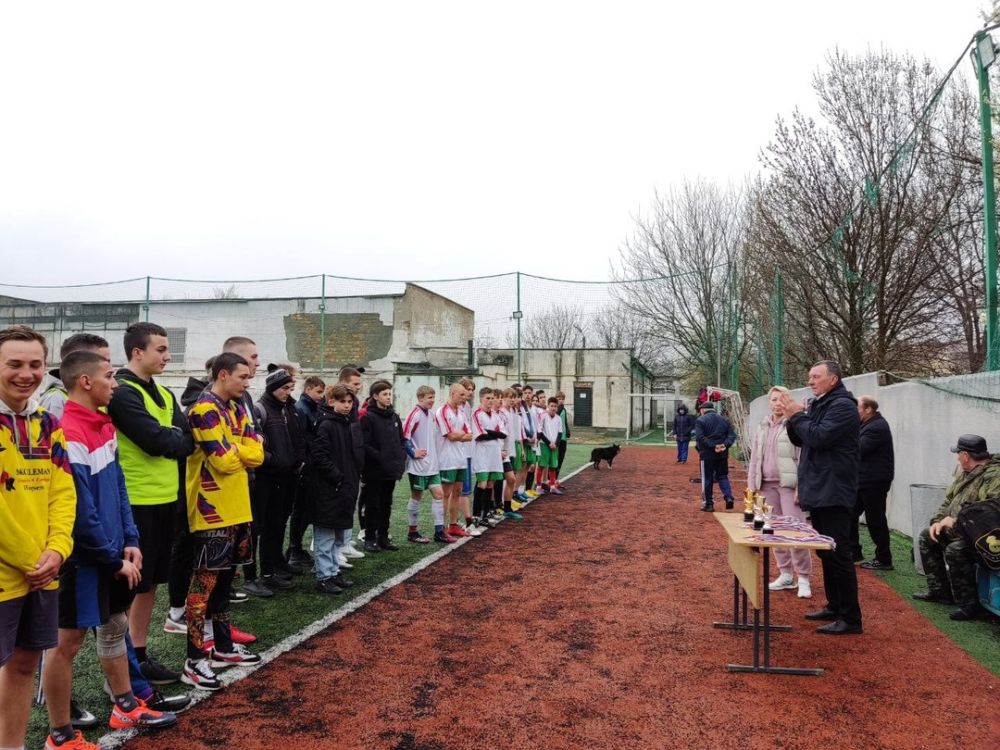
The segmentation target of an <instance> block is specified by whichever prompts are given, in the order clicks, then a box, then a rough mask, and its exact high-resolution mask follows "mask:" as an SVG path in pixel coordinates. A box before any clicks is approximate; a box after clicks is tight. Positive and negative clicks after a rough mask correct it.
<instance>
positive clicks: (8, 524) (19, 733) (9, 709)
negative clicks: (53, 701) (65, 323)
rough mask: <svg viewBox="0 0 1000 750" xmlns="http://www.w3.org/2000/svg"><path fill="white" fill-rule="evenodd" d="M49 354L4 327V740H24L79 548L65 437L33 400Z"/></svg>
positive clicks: (0, 675)
mask: <svg viewBox="0 0 1000 750" xmlns="http://www.w3.org/2000/svg"><path fill="white" fill-rule="evenodd" d="M47 356H48V347H47V346H46V343H45V338H44V337H43V336H42V335H41V334H40V333H38V332H37V331H34V330H32V329H31V328H28V327H27V326H13V327H11V328H7V329H4V330H2V331H0V747H22V746H23V744H24V734H25V730H26V729H27V726H28V716H29V714H30V712H31V691H32V687H33V683H34V677H35V669H36V668H37V666H38V658H39V656H40V655H41V653H42V651H44V650H45V649H48V648H52V647H53V646H55V645H56V643H58V640H59V636H58V631H59V616H58V592H57V591H56V589H57V588H58V583H57V582H56V576H57V575H58V574H59V568H60V566H61V565H62V563H63V561H64V560H65V559H66V558H67V557H68V556H69V553H70V552H71V551H72V549H73V538H72V532H73V522H74V520H75V519H76V489H75V487H74V485H73V476H72V474H71V473H70V465H69V456H68V454H67V452H66V441H65V439H64V438H63V434H62V430H61V429H60V428H59V421H58V420H57V419H56V418H55V417H53V416H52V415H51V414H49V413H48V412H46V411H45V410H44V409H42V408H41V407H39V406H38V405H37V404H36V403H35V402H34V401H32V400H31V394H32V393H34V392H35V390H36V389H37V388H38V385H39V384H40V383H41V382H42V377H43V376H44V374H45V359H46V357H47Z"/></svg>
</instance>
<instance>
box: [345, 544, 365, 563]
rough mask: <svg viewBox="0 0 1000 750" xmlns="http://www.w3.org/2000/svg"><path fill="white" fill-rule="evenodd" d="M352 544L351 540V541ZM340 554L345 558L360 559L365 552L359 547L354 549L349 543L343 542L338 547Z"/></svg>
mask: <svg viewBox="0 0 1000 750" xmlns="http://www.w3.org/2000/svg"><path fill="white" fill-rule="evenodd" d="M352 544H353V542H352ZM340 554H342V555H343V556H344V558H345V559H347V560H360V559H361V558H362V557H364V556H365V553H364V552H362V551H361V550H359V549H354V547H352V546H351V545H350V544H345V545H344V546H343V547H341V548H340Z"/></svg>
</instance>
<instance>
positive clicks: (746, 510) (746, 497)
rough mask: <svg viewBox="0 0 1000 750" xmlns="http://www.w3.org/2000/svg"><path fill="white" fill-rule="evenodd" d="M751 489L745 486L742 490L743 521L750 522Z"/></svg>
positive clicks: (751, 518)
mask: <svg viewBox="0 0 1000 750" xmlns="http://www.w3.org/2000/svg"><path fill="white" fill-rule="evenodd" d="M753 501H754V496H753V490H751V489H750V488H749V487H747V488H746V489H745V490H743V521H744V522H746V523H750V522H751V521H753Z"/></svg>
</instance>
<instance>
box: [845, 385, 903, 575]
mask: <svg viewBox="0 0 1000 750" xmlns="http://www.w3.org/2000/svg"><path fill="white" fill-rule="evenodd" d="M858 414H859V415H860V416H861V435H860V439H859V446H860V452H861V465H860V467H859V469H858V496H857V502H856V503H855V505H854V516H853V517H852V519H851V552H852V553H853V554H852V557H853V559H854V560H855V561H858V560H864V556H863V555H862V553H861V540H860V538H859V533H858V520H859V519H860V518H861V514H862V513H864V514H865V523H866V524H867V526H868V533H869V534H870V535H871V538H872V541H873V542H875V559H874V560H870V561H865V562H862V563H861V567H862V568H867V569H868V570H892V548H891V547H890V546H889V521H888V520H887V519H886V517H885V501H886V497H887V496H888V494H889V487H890V486H891V485H892V478H893V475H894V474H895V456H894V454H893V450H892V431H891V430H890V429H889V423H888V422H886V421H885V417H883V416H882V414H881V413H880V412H879V410H878V402H877V401H876V400H875V399H874V398H872V397H871V396H860V397H859V398H858Z"/></svg>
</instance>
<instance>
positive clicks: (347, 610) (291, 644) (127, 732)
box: [97, 461, 591, 748]
mask: <svg viewBox="0 0 1000 750" xmlns="http://www.w3.org/2000/svg"><path fill="white" fill-rule="evenodd" d="M590 466H591V463H590V462H589V461H588V462H587V463H585V464H584V465H583V466H581V467H580V468H578V469H576V470H574V471H572V472H570V473H569V474H567V475H566V476H565V477H563V479H562V481H568V480H570V479H572V478H573V477H575V476H576V475H577V474H579V473H580V472H581V471H583V470H584V469H588V468H590ZM542 497H544V495H542ZM530 502H533V501H530ZM525 504H526V505H527V504H529V503H525ZM471 541H472V537H464V538H462V539H459V540H458V541H457V542H455V543H454V544H449V545H447V546H446V547H442V548H441V549H439V550H438V551H437V552H435V553H434V554H431V555H428V556H427V557H424V558H422V559H420V560H418V561H417V562H415V563H413V565H411V566H410V567H408V568H407V569H406V570H404V571H402V572H400V573H397V574H396V575H394V576H393V577H392V578H389V579H386V580H385V581H382V583H380V584H378V585H377V586H375V587H374V588H372V589H369V590H368V591H366V592H365V593H363V594H361V596H359V597H357V598H356V599H352V600H351V601H349V602H347V603H346V604H344V605H343V606H341V607H337V609H335V610H333V611H332V612H330V613H329V614H327V615H326V616H325V617H322V618H320V619H319V620H316V621H315V622H313V623H310V624H309V625H306V626H305V627H304V628H302V630H300V631H298V632H297V633H293V634H292V635H290V636H288V637H287V638H285V639H284V640H282V641H280V642H278V643H276V644H275V645H273V646H271V648H269V649H267V651H265V652H264V653H262V654H261V655H260V661H259V662H257V663H256V664H251V665H248V666H246V667H228V668H226V669H225V671H222V670H220V671H219V672H218V673H217V674H218V676H219V681H220V682H221V683H222V684H223V686H227V685H232V684H233V683H234V682H239V681H240V680H242V679H243V678H244V677H247V676H249V675H250V674H252V673H253V672H256V671H257V670H258V669H260V668H261V667H263V666H264V665H265V664H270V663H271V662H272V661H274V660H275V659H277V658H278V657H279V656H281V655H282V654H285V653H287V652H289V651H291V650H292V649H293V648H295V647H296V646H298V645H300V644H302V643H305V642H306V641H307V640H309V639H310V638H312V637H313V636H314V635H317V634H318V633H320V632H322V631H323V630H326V629H327V628H328V627H330V626H331V625H332V624H333V623H335V622H337V620H340V619H342V618H344V617H346V616H347V615H349V614H351V612H354V611H356V610H358V609H361V607H363V606H364V605H366V604H368V602H370V601H371V600H372V599H374V598H375V597H377V596H381V595H382V594H384V593H385V592H386V591H388V590H389V589H391V588H393V587H395V586H398V585H399V584H401V583H402V582H403V581H405V580H406V579H408V578H412V577H413V576H415V575H416V574H417V573H419V572H420V571H421V570H423V569H424V568H427V567H428V566H430V565H432V564H433V563H436V562H437V561H438V560H440V559H441V558H442V557H444V556H445V555H450V554H451V553H452V552H454V551H455V550H456V549H458V548H459V547H461V546H462V545H463V544H467V543H468V542H471ZM188 695H190V696H191V705H192V706H194V705H196V704H198V703H201V702H202V701H203V700H205V699H206V698H210V697H212V693H210V692H207V691H205V690H197V689H192V690H191V691H190V692H189V693H188ZM186 710H187V709H185V711H186ZM182 717H183V715H182ZM181 721H183V718H181ZM178 724H180V721H179V722H178ZM175 729H176V728H175ZM168 731H169V730H168ZM139 734H140V731H139V730H136V729H122V730H118V731H115V732H108V733H107V734H105V735H104V736H103V737H101V738H100V739H99V740H98V741H97V743H98V744H99V745H100V746H101V747H103V748H117V747H121V746H122V745H123V744H125V743H126V742H127V741H128V740H130V739H132V738H133V737H137V736H138V735H139Z"/></svg>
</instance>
